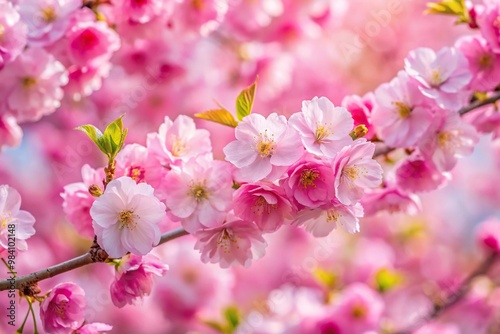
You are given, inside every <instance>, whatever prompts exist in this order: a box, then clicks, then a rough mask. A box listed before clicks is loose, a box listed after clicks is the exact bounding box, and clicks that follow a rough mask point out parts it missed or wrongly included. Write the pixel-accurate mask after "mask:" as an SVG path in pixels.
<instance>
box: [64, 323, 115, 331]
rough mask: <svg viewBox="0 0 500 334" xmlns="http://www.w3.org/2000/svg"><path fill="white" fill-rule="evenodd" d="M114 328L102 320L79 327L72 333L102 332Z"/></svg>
mask: <svg viewBox="0 0 500 334" xmlns="http://www.w3.org/2000/svg"><path fill="white" fill-rule="evenodd" d="M112 329H113V326H111V325H108V324H103V323H100V322H93V323H91V324H86V325H83V326H82V327H80V328H78V329H77V330H76V331H74V332H73V333H72V334H100V333H104V332H107V331H110V330H112Z"/></svg>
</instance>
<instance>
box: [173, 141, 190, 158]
mask: <svg viewBox="0 0 500 334" xmlns="http://www.w3.org/2000/svg"><path fill="white" fill-rule="evenodd" d="M171 138H172V139H171V143H172V147H171V149H170V150H171V151H172V155H173V156H174V157H181V156H183V155H185V154H186V153H187V152H188V149H189V147H188V146H187V144H186V143H185V142H183V141H182V140H181V138H180V137H178V136H172V137H171Z"/></svg>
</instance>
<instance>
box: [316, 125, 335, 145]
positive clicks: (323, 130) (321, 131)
mask: <svg viewBox="0 0 500 334" xmlns="http://www.w3.org/2000/svg"><path fill="white" fill-rule="evenodd" d="M331 134H333V132H332V131H330V127H325V126H324V125H318V126H317V127H316V132H315V135H316V143H321V142H322V141H323V139H325V138H326V137H328V136H329V135H331Z"/></svg>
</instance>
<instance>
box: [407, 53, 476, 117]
mask: <svg viewBox="0 0 500 334" xmlns="http://www.w3.org/2000/svg"><path fill="white" fill-rule="evenodd" d="M405 70H406V72H407V73H408V74H409V75H410V76H411V77H413V78H415V79H416V80H417V81H418V82H419V83H420V86H419V89H420V91H421V92H422V94H424V95H425V96H427V97H429V98H431V99H435V100H436V102H437V103H438V105H439V106H440V107H441V108H444V109H453V110H455V109H458V108H460V107H461V106H462V104H464V102H465V101H466V98H467V96H466V94H460V93H462V92H463V91H464V90H465V88H466V86H467V84H468V83H469V82H470V80H471V79H472V74H471V72H470V70H469V66H468V62H467V58H465V56H464V55H462V54H461V53H460V52H459V51H457V50H456V49H455V48H448V47H445V48H442V49H441V50H440V51H438V53H435V52H434V51H433V50H432V49H429V48H418V49H415V50H413V51H410V53H409V55H408V57H407V58H406V59H405Z"/></svg>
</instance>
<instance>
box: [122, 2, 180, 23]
mask: <svg viewBox="0 0 500 334" xmlns="http://www.w3.org/2000/svg"><path fill="white" fill-rule="evenodd" d="M168 7H169V4H168V3H166V2H164V1H162V0H146V1H144V0H118V1H116V2H113V9H115V10H116V11H118V13H119V14H120V15H121V17H122V18H123V19H125V20H129V21H130V22H134V23H147V22H149V21H151V20H152V19H154V18H155V17H157V16H158V15H160V14H162V13H164V12H165V11H168V12H170V11H171V8H168Z"/></svg>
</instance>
